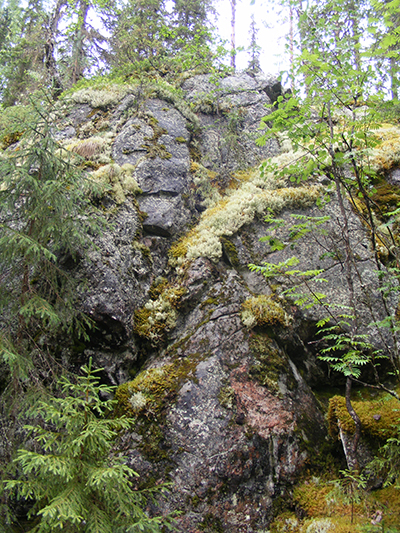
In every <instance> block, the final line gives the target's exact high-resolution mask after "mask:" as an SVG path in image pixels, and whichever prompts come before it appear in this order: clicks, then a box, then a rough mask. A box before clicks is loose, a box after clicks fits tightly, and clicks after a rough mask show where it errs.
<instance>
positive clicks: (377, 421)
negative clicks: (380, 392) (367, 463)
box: [328, 395, 400, 441]
mask: <svg viewBox="0 0 400 533" xmlns="http://www.w3.org/2000/svg"><path fill="white" fill-rule="evenodd" d="M351 403H352V406H353V408H354V410H355V412H356V413H357V414H358V416H359V417H360V420H361V431H362V433H363V434H364V435H365V436H366V437H367V438H368V437H370V438H372V439H378V440H379V441H386V440H387V439H388V438H390V437H396V436H397V435H398V430H397V427H398V426H399V425H400V414H399V409H400V402H399V401H398V400H396V399H395V398H393V397H392V396H387V395H385V396H383V397H380V398H377V399H374V400H364V401H352V402H351ZM328 424H329V433H330V434H331V435H332V436H333V437H336V436H337V435H338V424H340V427H341V428H342V430H343V431H345V432H346V433H349V434H353V433H354V431H355V424H354V421H353V419H352V418H351V416H350V415H349V413H348V411H347V408H346V399H345V398H344V397H343V396H333V398H331V399H330V401H329V410H328Z"/></svg>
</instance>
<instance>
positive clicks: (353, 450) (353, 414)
mask: <svg viewBox="0 0 400 533" xmlns="http://www.w3.org/2000/svg"><path fill="white" fill-rule="evenodd" d="M351 386H352V379H351V378H350V377H348V378H347V380H346V408H347V412H348V413H349V415H350V416H351V418H352V419H353V422H354V424H355V426H356V429H355V431H354V436H353V445H352V448H351V456H352V457H351V459H352V461H353V464H352V465H348V466H349V468H351V469H353V470H356V471H358V469H359V465H358V459H357V447H358V443H359V440H360V436H361V420H360V417H359V416H358V414H357V413H356V412H355V411H354V408H353V406H352V404H351Z"/></svg>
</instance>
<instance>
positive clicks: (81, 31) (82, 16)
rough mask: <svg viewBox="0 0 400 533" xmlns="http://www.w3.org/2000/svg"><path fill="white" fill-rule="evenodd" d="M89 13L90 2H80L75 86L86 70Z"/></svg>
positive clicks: (75, 40)
mask: <svg viewBox="0 0 400 533" xmlns="http://www.w3.org/2000/svg"><path fill="white" fill-rule="evenodd" d="M88 11H89V2H88V0H80V2H79V11H78V22H77V26H76V32H75V35H74V43H73V57H72V73H71V84H72V85H74V84H75V83H76V82H77V81H78V80H79V79H80V78H81V77H82V76H83V71H84V69H85V67H84V65H83V59H84V55H85V54H84V44H85V37H86V19H87V14H88Z"/></svg>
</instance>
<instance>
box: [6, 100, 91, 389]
mask: <svg viewBox="0 0 400 533" xmlns="http://www.w3.org/2000/svg"><path fill="white" fill-rule="evenodd" d="M62 111H63V110H60V112H62ZM64 111H65V109H64ZM56 117H57V113H56V108H55V107H54V106H51V107H50V108H49V107H47V106H46V105H43V102H37V101H36V102H32V104H31V107H29V109H28V115H26V116H25V123H21V119H20V117H19V115H17V118H16V120H17V121H18V126H19V128H25V132H24V133H23V135H22V137H21V138H20V140H19V142H18V145H17V146H16V147H14V149H11V148H10V149H8V150H6V151H5V152H4V153H3V154H2V155H1V158H0V179H1V187H0V269H1V285H0V307H1V316H2V323H1V330H0V357H1V358H2V359H3V361H4V362H5V363H6V364H7V366H8V368H9V371H10V373H11V376H12V384H13V385H14V387H15V386H17V385H18V383H20V382H21V380H22V381H25V380H27V379H28V377H29V372H30V370H32V372H33V371H34V372H36V373H38V372H39V373H40V369H42V368H43V365H44V366H47V365H49V361H48V358H47V356H46V354H47V353H50V352H51V350H50V352H49V348H50V346H51V342H52V341H51V339H52V338H54V336H55V335H56V334H58V333H59V332H60V331H64V334H67V335H68V336H74V335H80V334H84V332H85V322H87V320H86V319H85V317H84V316H83V315H81V313H80V312H79V310H78V309H77V308H76V302H75V300H74V296H73V294H74V282H73V278H72V276H70V275H68V272H67V271H66V270H65V269H63V268H62V266H61V265H60V261H59V260H60V258H61V257H64V258H65V257H70V258H71V261H70V262H71V264H72V265H73V264H74V263H76V262H77V261H78V259H79V256H80V254H82V253H84V250H85V248H86V247H87V246H88V244H89V242H90V241H89V238H88V232H89V230H90V231H96V228H97V229H98V228H99V225H98V223H97V220H98V219H97V217H96V214H95V212H94V208H92V207H91V206H90V193H91V191H93V190H94V189H95V186H94V185H93V183H92V182H91V181H90V180H89V179H88V178H87V177H86V176H85V174H84V173H83V172H82V170H81V169H80V168H79V167H77V166H76V164H75V163H74V162H73V161H71V160H69V159H68V155H67V154H66V153H64V152H62V151H61V150H60V147H59V145H58V143H57V142H56V140H55V125H54V124H55V121H56ZM19 135H20V134H19ZM33 363H35V364H33ZM49 366H50V365H49Z"/></svg>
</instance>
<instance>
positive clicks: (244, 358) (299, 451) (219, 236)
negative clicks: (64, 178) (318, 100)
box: [59, 74, 378, 533]
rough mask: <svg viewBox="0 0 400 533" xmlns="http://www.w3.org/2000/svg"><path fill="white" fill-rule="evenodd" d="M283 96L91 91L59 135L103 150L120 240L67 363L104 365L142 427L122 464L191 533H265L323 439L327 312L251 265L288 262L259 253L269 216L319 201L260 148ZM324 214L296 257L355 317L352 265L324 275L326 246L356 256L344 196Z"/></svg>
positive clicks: (359, 231) (228, 88) (226, 82)
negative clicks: (304, 306) (318, 230)
mask: <svg viewBox="0 0 400 533" xmlns="http://www.w3.org/2000/svg"><path fill="white" fill-rule="evenodd" d="M279 88H280V86H279V83H278V81H277V80H276V79H274V78H272V77H265V76H261V75H260V76H257V77H250V76H248V75H246V74H238V75H236V76H229V77H225V78H221V79H213V78H212V77H211V76H198V77H195V78H192V79H189V80H186V81H185V82H184V84H183V86H182V90H181V92H180V93H179V94H175V93H173V92H171V91H170V92H168V91H167V90H166V88H165V87H159V88H154V87H153V88H151V90H149V89H146V90H145V89H144V88H143V87H133V88H131V89H127V90H124V91H122V90H119V91H117V90H115V92H114V93H112V94H110V91H108V92H107V90H103V92H102V91H101V90H98V91H94V90H93V91H92V92H90V91H88V90H85V91H81V93H75V95H74V96H73V98H74V102H75V104H74V108H73V111H72V112H71V114H70V115H69V116H68V117H67V119H66V122H65V125H64V130H63V131H62V132H61V134H60V137H59V138H60V142H62V143H63V145H64V146H65V147H67V149H68V145H74V146H77V145H79V143H87V142H88V141H89V140H90V139H92V138H94V137H96V139H97V138H99V139H100V141H96V143H97V144H95V146H96V147H97V148H93V146H94V145H93V146H92V152H91V155H90V156H88V159H90V160H91V161H92V163H95V167H97V169H96V171H95V172H94V173H93V176H94V177H96V179H102V180H104V181H106V182H107V183H108V184H109V187H110V189H109V192H108V193H107V194H105V195H104V197H103V198H102V199H101V200H100V201H101V205H102V208H103V210H104V217H105V218H107V220H108V221H109V227H108V228H107V229H105V230H104V232H103V233H102V235H101V236H100V237H96V238H95V239H94V240H95V244H96V248H94V249H93V250H91V251H90V252H89V257H88V259H82V261H81V264H80V266H79V278H80V280H81V284H80V289H79V295H78V296H79V305H80V306H81V307H82V309H83V310H84V311H85V312H86V313H87V314H88V315H89V316H90V317H91V318H92V319H93V321H94V322H95V324H96V326H97V329H95V330H94V331H93V332H92V333H91V334H90V335H91V339H90V342H88V343H86V344H85V345H82V347H81V349H80V350H79V351H76V350H75V352H74V355H73V356H72V355H71V351H70V350H69V348H66V349H65V353H64V356H65V359H66V360H68V361H69V362H70V364H71V365H79V364H81V363H84V362H85V361H86V360H87V358H88V357H89V356H91V357H93V359H94V361H95V363H96V365H97V366H101V367H103V368H104V372H105V376H106V377H107V379H108V380H109V381H110V382H111V383H113V384H116V385H120V387H119V389H118V393H117V398H118V400H119V406H120V409H121V410H122V411H125V412H127V413H128V414H130V415H132V416H135V417H136V418H137V423H136V426H135V430H134V431H132V432H131V433H130V434H129V435H125V436H124V437H123V442H122V445H123V449H124V454H125V456H126V457H127V460H128V461H129V464H130V465H131V466H132V467H133V468H134V469H135V470H136V471H137V472H139V473H140V475H141V481H140V483H141V484H142V486H144V485H145V484H146V483H147V484H151V483H157V482H159V481H170V482H171V483H172V490H171V492H170V493H169V494H168V495H167V496H166V499H165V500H163V501H161V502H160V504H159V505H160V508H161V509H162V510H163V511H171V510H174V509H177V510H179V511H181V515H180V516H179V518H178V520H177V522H178V527H179V530H180V531H182V532H185V533H198V532H199V531H200V530H201V531H231V532H248V533H250V532H256V531H264V530H266V528H267V527H268V524H269V523H270V521H271V519H272V517H273V513H274V510H273V509H274V502H275V501H278V499H279V498H281V497H285V495H287V494H288V493H290V487H291V484H292V483H293V481H294V480H295V478H296V476H297V475H298V474H299V472H301V469H302V468H303V467H304V466H305V465H307V464H309V463H312V462H313V461H314V459H315V456H316V455H317V454H318V451H319V450H320V449H321V447H322V446H323V444H324V442H325V440H326V437H327V430H326V427H325V422H324V417H323V414H322V412H321V410H320V407H319V404H318V402H317V401H316V399H315V397H314V395H313V393H312V390H311V388H310V386H315V385H317V384H324V383H326V379H327V378H326V375H325V373H324V368H323V367H322V366H321V364H319V363H318V362H317V361H316V357H315V353H314V352H315V351H316V350H315V349H314V348H313V347H312V346H311V345H309V344H308V341H309V340H310V339H311V338H312V335H313V334H314V325H315V322H316V321H317V320H318V318H319V316H320V315H319V314H318V311H317V310H315V311H313V310H310V311H308V313H307V314H304V313H302V312H301V311H300V310H299V309H298V308H297V307H296V306H294V304H290V303H288V302H287V301H284V300H283V299H282V298H280V296H279V291H278V292H275V293H274V292H273V290H272V289H271V287H269V286H268V284H267V283H266V281H265V279H263V278H262V276H260V275H257V274H254V273H251V272H250V271H249V270H248V267H247V265H248V264H249V263H258V264H260V263H262V262H263V261H266V260H268V261H275V262H279V261H284V260H285V259H287V258H289V257H290V254H291V253H292V252H291V250H290V247H287V248H285V249H284V250H282V251H275V252H273V253H271V251H270V249H269V248H268V246H267V245H266V244H265V243H261V242H259V238H260V237H263V236H264V235H265V233H266V232H267V225H266V223H265V222H264V215H265V214H266V213H267V212H268V209H269V208H272V209H273V210H274V211H275V212H277V213H278V212H280V216H282V217H283V218H284V219H285V220H287V225H289V224H290V213H293V212H295V213H300V214H307V215H310V216H311V215H313V214H316V213H317V208H316V207H315V200H316V199H317V197H318V196H319V195H320V191H321V188H323V184H319V183H315V184H313V185H311V184H309V185H306V186H304V187H299V186H296V187H288V186H287V185H286V184H276V183H273V181H271V180H270V181H268V180H263V179H261V178H260V176H259V174H258V169H257V165H258V164H259V163H260V162H261V161H262V160H263V159H265V158H267V157H272V156H275V155H277V154H278V153H279V150H280V148H279V145H278V143H277V142H275V141H270V142H269V144H266V145H265V146H262V147H259V146H257V145H256V144H255V139H256V138H257V136H258V127H259V123H260V119H261V118H262V117H263V116H264V115H265V114H266V113H267V112H268V111H267V109H266V107H265V105H266V104H270V103H271V99H270V98H275V97H276V95H277V94H278V93H279ZM74 143H75V144H74ZM77 143H78V144H77ZM323 214H331V215H332V220H333V222H332V223H331V225H330V226H329V227H328V230H327V233H326V235H325V236H324V237H323V239H325V240H320V241H319V242H318V243H316V242H313V241H312V239H311V237H310V239H309V240H308V242H307V244H306V245H305V246H304V247H302V248H301V250H300V252H299V254H300V258H301V259H302V260H304V261H303V262H304V265H305V268H319V267H321V268H322V267H324V268H327V274H326V276H327V277H328V280H329V284H328V292H329V294H330V295H331V296H332V297H333V298H335V299H336V301H337V302H338V303H345V302H346V301H347V298H348V293H347V290H348V289H347V287H346V284H345V281H344V277H343V275H342V272H341V270H340V268H341V267H340V262H339V263H337V261H335V260H334V259H332V257H330V258H327V259H326V261H325V262H324V261H322V259H321V261H322V262H323V263H324V264H322V262H321V264H319V263H318V264H315V261H316V260H317V262H318V261H320V260H319V258H320V257H321V256H322V255H323V251H324V249H325V246H326V245H327V241H328V240H332V239H333V240H335V246H336V249H337V250H340V249H341V248H342V247H343V243H342V240H341V236H340V215H338V213H337V205H336V204H335V200H334V197H332V201H331V203H330V204H328V206H327V207H326V208H325V211H323ZM351 224H352V235H353V238H354V243H355V246H356V247H357V250H358V256H357V257H358V258H359V264H360V268H362V272H363V278H362V280H363V281H362V283H363V284H364V286H365V285H366V284H367V285H369V286H370V288H371V290H370V295H371V298H372V299H374V298H375V299H378V291H377V283H376V275H375V273H374V270H375V268H374V264H373V261H372V258H371V254H370V252H369V248H368V244H367V238H366V233H365V230H364V228H363V226H362V224H361V223H360V222H359V220H358V219H357V217H356V216H353V217H352V219H351ZM338 228H339V229H338ZM282 235H283V233H282ZM282 238H284V236H283V237H282ZM282 283H284V281H282ZM360 283H361V282H360ZM363 288H365V287H363ZM356 290H357V291H359V290H360V288H359V287H358V288H357V289H356ZM260 297H262V298H261V300H257V298H260ZM245 302H248V309H250V311H251V310H252V309H253V311H251V312H252V313H253V315H252V316H251V317H250V318H249V317H247V320H246V319H245V318H244V315H243V313H244V303H245ZM253 304H254V305H255V306H256V307H252V305H253ZM257 305H258V307H257ZM368 305H369V304H368V302H367V303H365V302H362V301H360V306H361V307H362V309H361V312H364V311H365V313H367V311H368ZM254 309H256V311H254ZM257 309H258V311H257ZM257 313H258V314H257ZM132 376H134V379H133V380H132Z"/></svg>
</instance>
